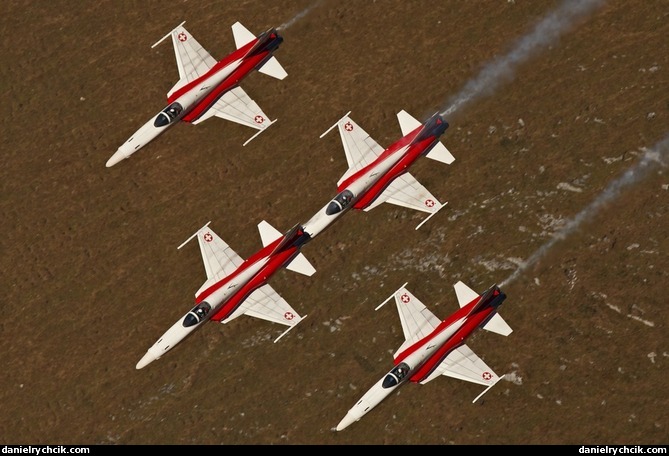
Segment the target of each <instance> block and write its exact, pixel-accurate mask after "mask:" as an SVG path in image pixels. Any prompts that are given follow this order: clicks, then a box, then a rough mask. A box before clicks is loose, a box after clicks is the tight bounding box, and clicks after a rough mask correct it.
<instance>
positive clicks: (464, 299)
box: [453, 281, 479, 307]
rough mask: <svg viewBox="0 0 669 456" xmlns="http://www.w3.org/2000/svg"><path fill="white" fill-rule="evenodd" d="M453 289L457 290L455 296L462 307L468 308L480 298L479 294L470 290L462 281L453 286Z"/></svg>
mask: <svg viewBox="0 0 669 456" xmlns="http://www.w3.org/2000/svg"><path fill="white" fill-rule="evenodd" d="M453 288H455V294H456V296H457V297H458V304H459V305H460V307H464V306H466V305H467V304H469V303H470V302H472V301H473V300H474V299H478V297H479V294H478V293H477V292H475V291H474V290H472V289H471V288H469V287H468V286H467V285H465V284H464V283H463V282H462V281H459V282H458V283H456V284H455V285H453Z"/></svg>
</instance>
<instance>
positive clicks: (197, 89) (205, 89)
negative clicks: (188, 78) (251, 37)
mask: <svg viewBox="0 0 669 456" xmlns="http://www.w3.org/2000/svg"><path fill="white" fill-rule="evenodd" d="M241 63H242V60H241V59H239V60H236V61H234V62H232V63H231V64H230V65H228V66H226V67H225V68H222V69H221V70H219V71H217V72H216V73H214V74H212V75H211V76H209V77H207V78H204V79H203V80H202V81H200V82H199V83H198V84H196V85H195V86H194V87H193V88H192V89H190V90H189V91H188V92H186V93H184V94H183V95H181V96H180V97H179V98H177V99H176V100H174V101H173V102H172V103H179V104H180V105H181V106H182V107H183V111H182V112H181V113H179V115H178V116H177V117H176V118H174V119H171V120H170V122H169V123H167V124H165V125H163V126H160V127H156V126H155V122H156V120H157V119H158V118H159V117H160V116H164V115H166V114H164V111H165V110H164V109H163V110H162V111H160V112H159V113H158V114H156V115H155V116H153V117H152V118H151V120H149V121H148V122H146V123H145V124H144V125H142V127H140V129H139V130H137V131H136V132H135V134H134V135H132V136H131V137H130V139H128V140H127V141H126V142H125V143H123V145H121V147H119V148H118V150H117V151H116V152H115V153H114V155H112V156H111V158H110V159H109V160H108V161H107V168H109V167H111V166H114V165H115V164H117V163H118V162H120V161H121V160H124V159H126V158H128V157H130V156H131V155H132V154H134V153H135V152H137V151H138V150H139V149H141V148H142V147H144V146H145V145H147V144H148V143H150V142H151V141H152V140H154V139H155V138H157V137H158V136H159V135H160V134H161V133H163V132H165V131H166V130H167V129H168V128H169V127H170V126H172V125H174V124H176V123H177V122H178V121H179V120H180V119H181V118H182V117H183V116H185V115H186V114H187V113H188V112H189V111H190V110H191V109H193V108H194V107H195V106H197V104H198V103H200V102H201V101H202V99H203V98H204V97H206V96H207V95H208V94H209V93H210V92H211V91H212V90H214V89H215V88H216V87H217V86H218V85H220V84H221V83H222V82H223V81H225V79H226V78H227V77H228V76H230V75H231V74H232V72H233V71H234V70H236V69H237V67H239V65H241Z"/></svg>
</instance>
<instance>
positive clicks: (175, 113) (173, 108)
mask: <svg viewBox="0 0 669 456" xmlns="http://www.w3.org/2000/svg"><path fill="white" fill-rule="evenodd" d="M183 110H184V108H183V106H181V105H180V104H179V103H176V102H175V103H172V104H171V105H169V106H168V107H166V108H165V109H163V112H161V113H160V114H158V117H156V120H155V121H154V122H153V126H154V127H164V126H165V125H168V124H170V123H172V122H174V119H177V118H178V117H179V114H181V112H182V111H183Z"/></svg>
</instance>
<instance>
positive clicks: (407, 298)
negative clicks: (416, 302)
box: [400, 293, 411, 304]
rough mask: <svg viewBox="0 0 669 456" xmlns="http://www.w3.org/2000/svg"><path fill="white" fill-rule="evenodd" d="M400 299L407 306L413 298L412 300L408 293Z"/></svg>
mask: <svg viewBox="0 0 669 456" xmlns="http://www.w3.org/2000/svg"><path fill="white" fill-rule="evenodd" d="M400 299H401V300H402V302H403V303H405V304H406V303H407V302H409V301H411V298H410V297H409V295H408V294H406V293H405V294H403V295H402V297H401V298H400Z"/></svg>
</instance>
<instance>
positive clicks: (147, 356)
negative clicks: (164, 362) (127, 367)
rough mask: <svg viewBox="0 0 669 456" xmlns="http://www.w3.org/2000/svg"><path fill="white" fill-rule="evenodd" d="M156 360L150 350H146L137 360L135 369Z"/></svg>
mask: <svg viewBox="0 0 669 456" xmlns="http://www.w3.org/2000/svg"><path fill="white" fill-rule="evenodd" d="M155 360H156V357H155V356H153V355H152V354H151V353H150V352H146V354H145V355H144V356H142V359H140V360H139V362H138V363H137V366H135V368H136V369H141V368H143V367H144V366H146V365H147V364H150V363H152V362H153V361H155Z"/></svg>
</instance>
